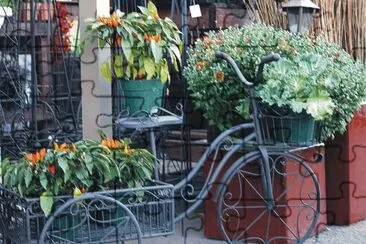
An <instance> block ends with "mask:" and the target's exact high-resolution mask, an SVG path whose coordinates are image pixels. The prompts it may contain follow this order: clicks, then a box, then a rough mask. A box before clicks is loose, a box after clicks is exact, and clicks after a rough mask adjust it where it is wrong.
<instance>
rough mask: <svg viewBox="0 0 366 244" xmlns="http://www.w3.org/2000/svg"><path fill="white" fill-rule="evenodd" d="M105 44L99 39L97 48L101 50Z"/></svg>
mask: <svg viewBox="0 0 366 244" xmlns="http://www.w3.org/2000/svg"><path fill="white" fill-rule="evenodd" d="M106 44H107V42H106V41H104V40H102V39H99V47H100V49H103V48H104V47H105V45H106Z"/></svg>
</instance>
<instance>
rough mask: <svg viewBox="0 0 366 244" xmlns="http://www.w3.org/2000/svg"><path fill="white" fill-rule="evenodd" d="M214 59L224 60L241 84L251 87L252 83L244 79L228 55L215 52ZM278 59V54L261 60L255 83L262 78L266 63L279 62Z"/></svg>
mask: <svg viewBox="0 0 366 244" xmlns="http://www.w3.org/2000/svg"><path fill="white" fill-rule="evenodd" d="M216 58H220V59H224V60H225V61H226V62H228V63H229V64H230V65H231V67H232V68H233V70H234V72H235V73H236V74H237V76H238V77H239V79H240V81H241V82H243V83H244V84H245V85H247V86H253V83H252V82H249V81H247V80H246V79H245V78H244V76H243V74H242V73H241V71H240V70H239V67H238V65H237V64H236V63H235V61H234V59H232V58H231V57H230V56H229V55H227V54H226V53H224V52H221V51H217V52H216ZM280 58H281V56H280V55H279V54H278V53H275V54H270V55H267V56H264V57H263V58H262V59H261V62H260V64H259V67H258V71H257V75H256V78H255V82H257V81H258V80H260V79H261V78H262V73H263V68H264V65H265V64H268V63H270V62H273V61H278V60H280Z"/></svg>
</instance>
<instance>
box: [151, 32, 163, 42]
mask: <svg viewBox="0 0 366 244" xmlns="http://www.w3.org/2000/svg"><path fill="white" fill-rule="evenodd" d="M153 39H154V41H155V42H160V41H161V36H160V35H159V34H157V35H155V36H153Z"/></svg>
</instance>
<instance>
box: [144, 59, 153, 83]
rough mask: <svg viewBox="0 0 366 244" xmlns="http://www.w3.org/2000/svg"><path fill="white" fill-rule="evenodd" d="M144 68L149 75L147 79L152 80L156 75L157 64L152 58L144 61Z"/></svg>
mask: <svg viewBox="0 0 366 244" xmlns="http://www.w3.org/2000/svg"><path fill="white" fill-rule="evenodd" d="M144 68H145V71H146V73H147V77H146V78H147V79H148V80H150V79H151V78H152V77H153V76H154V74H155V63H154V60H152V58H150V57H146V58H145V59H144Z"/></svg>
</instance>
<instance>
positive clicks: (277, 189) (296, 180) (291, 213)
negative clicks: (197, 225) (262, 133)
mask: <svg viewBox="0 0 366 244" xmlns="http://www.w3.org/2000/svg"><path fill="white" fill-rule="evenodd" d="M315 152H320V153H322V154H323V155H324V148H323V147H316V148H311V149H307V150H304V151H301V152H299V155H301V156H302V157H304V158H306V159H307V160H309V161H310V162H313V161H314V153H315ZM237 158H238V156H234V157H233V158H232V159H231V160H230V162H228V163H227V166H226V167H225V169H224V170H223V171H222V173H221V174H220V176H219V178H218V179H217V181H216V182H217V184H220V182H221V177H222V176H223V174H224V173H225V171H226V170H227V169H228V167H230V166H231V164H232V163H233V162H234V161H235V160H236V159H237ZM211 163H212V162H210V161H208V162H206V165H205V170H204V173H205V176H206V177H207V175H208V172H209V169H210V165H211ZM284 165H285V166H283V167H280V166H279V168H278V169H279V170H282V171H281V172H283V173H289V174H290V176H286V177H282V176H281V177H275V182H274V195H275V196H280V195H282V193H283V196H282V197H281V199H280V200H278V201H277V202H276V204H278V205H285V204H290V205H299V204H300V201H301V200H303V199H309V197H308V196H304V194H307V193H309V191H310V189H311V190H312V189H315V188H314V183H313V181H312V179H311V177H310V176H309V175H305V174H304V175H301V173H300V172H299V169H300V168H302V169H303V167H299V166H298V164H297V163H295V162H293V161H292V160H289V161H288V162H287V163H286V164H284ZM308 165H309V166H310V168H311V169H312V170H313V171H314V173H315V174H316V176H317V179H318V181H319V186H320V194H321V195H320V197H321V201H320V209H321V213H320V215H319V219H318V221H317V224H316V228H315V231H314V234H315V233H316V232H320V231H322V230H324V229H325V225H326V215H325V213H326V202H325V200H324V199H326V196H325V192H326V191H325V190H326V187H325V165H324V158H323V159H322V161H320V162H317V163H308ZM251 167H257V166H255V165H254V164H253V166H250V167H249V168H248V169H249V170H250V172H251V173H252V172H254V171H252V170H251ZM280 168H281V169H280ZM253 169H254V168H253ZM246 170H247V169H246ZM238 178H239V177H236V179H235V180H232V181H231V182H230V184H229V185H228V189H229V190H230V193H233V195H232V196H231V197H232V198H235V197H237V196H236V195H235V194H236V193H235V192H242V193H241V194H240V195H241V200H240V204H242V205H245V202H250V205H251V206H253V205H254V204H258V205H264V204H263V200H261V199H260V198H259V197H258V195H257V194H256V193H255V192H254V191H253V190H252V189H250V187H247V188H245V187H243V188H240V189H241V190H238V189H239V185H240V184H239V179H238ZM249 181H250V182H251V184H253V185H256V186H261V184H262V183H261V181H260V178H259V177H253V178H251V179H249ZM285 189H288V191H287V192H286V190H285ZM300 189H302V191H301V190H300ZM215 190H216V187H213V188H211V189H210V193H211V196H212V194H214V192H215ZM305 201H312V200H305ZM217 207H218V203H217V202H215V201H214V200H213V199H212V197H208V198H207V199H206V200H205V209H204V214H205V215H204V234H205V236H206V237H207V238H211V239H223V235H222V233H221V230H220V227H219V223H218V219H217ZM239 211H240V218H237V220H234V221H228V224H227V225H226V226H227V229H230V228H231V227H233V229H234V230H236V229H235V228H236V227H234V225H235V226H236V225H237V224H238V222H239V226H240V227H239V229H241V230H244V228H246V227H247V226H248V225H249V224H250V223H251V222H253V220H255V219H256V218H257V217H258V216H259V215H260V213H261V212H263V210H262V209H261V210H259V209H250V211H248V210H246V211H245V212H241V211H242V210H239ZM277 212H278V214H279V215H280V216H281V219H280V218H278V217H273V216H271V229H270V231H269V239H270V238H272V237H276V236H282V237H290V238H293V235H292V234H291V233H290V232H289V231H288V229H287V228H286V227H285V226H284V224H283V223H282V222H281V221H282V220H284V221H285V222H286V224H287V225H288V226H289V227H290V228H292V229H293V230H296V231H297V229H296V228H297V227H299V230H298V231H299V233H300V234H301V236H303V234H304V233H306V231H307V230H308V223H309V225H310V223H311V222H307V221H308V220H307V219H306V218H307V217H306V211H304V212H299V210H297V209H296V208H292V209H287V208H282V209H279V210H278V211H277ZM238 219H239V220H238ZM267 220H268V217H262V218H261V219H259V221H258V222H257V223H256V224H255V225H253V226H252V227H251V230H250V232H249V234H250V235H251V234H253V236H255V237H262V238H265V235H266V226H267ZM297 221H300V224H299V225H298V224H297V223H298V222H297ZM301 221H303V222H301ZM230 225H233V226H230ZM233 234H234V233H233ZM278 241H280V240H278ZM278 241H277V242H276V241H275V242H274V243H281V241H280V242H278ZM282 241H283V239H282Z"/></svg>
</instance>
